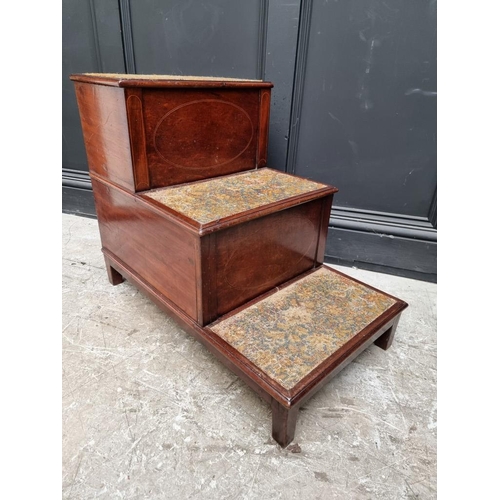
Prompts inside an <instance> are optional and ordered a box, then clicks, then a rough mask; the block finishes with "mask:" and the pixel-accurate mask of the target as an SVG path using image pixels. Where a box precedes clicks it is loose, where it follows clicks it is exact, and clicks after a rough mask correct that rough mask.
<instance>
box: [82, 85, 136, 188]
mask: <svg viewBox="0 0 500 500" xmlns="http://www.w3.org/2000/svg"><path fill="white" fill-rule="evenodd" d="M75 90H76V96H77V100H78V107H79V110H80V118H81V121H82V129H83V137H84V140H85V148H86V151H87V159H88V163H89V170H90V171H91V172H93V173H95V174H98V175H100V176H101V177H103V178H104V179H108V180H110V181H112V182H115V183H116V184H119V185H121V186H123V187H125V188H127V189H129V190H131V191H132V190H134V176H133V171H132V159H131V153H130V141H129V132H128V124H127V113H126V110H125V97H124V90H123V89H121V88H114V87H105V86H102V85H92V84H87V83H80V82H75Z"/></svg>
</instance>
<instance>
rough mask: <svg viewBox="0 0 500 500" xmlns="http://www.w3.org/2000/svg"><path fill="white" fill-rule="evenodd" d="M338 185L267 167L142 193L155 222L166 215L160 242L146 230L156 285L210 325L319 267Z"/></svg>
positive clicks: (159, 226)
mask: <svg viewBox="0 0 500 500" xmlns="http://www.w3.org/2000/svg"><path fill="white" fill-rule="evenodd" d="M336 191H337V189H336V188H334V187H332V186H327V185H325V184H320V183H318V182H313V181H310V180H307V179H303V178H300V177H297V176H292V175H289V174H285V173H283V172H279V171H277V170H272V169H269V168H261V169H258V170H257V169H256V170H251V171H247V172H243V173H237V174H232V175H226V176H222V177H216V178H212V179H209V180H202V181H197V182H191V183H188V184H182V185H177V186H170V187H167V188H160V189H155V190H150V191H144V192H142V193H138V194H136V195H135V196H137V197H138V198H140V199H141V200H142V201H144V202H146V203H145V205H146V206H148V207H150V209H151V212H152V213H151V214H150V215H149V216H148V219H149V223H151V221H152V218H154V216H153V213H154V214H155V215H156V214H158V215H159V214H160V213H161V214H163V215H164V217H162V218H163V221H160V220H158V221H157V223H156V224H154V227H155V229H154V231H155V232H156V239H155V240H156V242H158V245H156V243H152V238H151V237H150V236H149V235H147V236H146V235H145V241H148V242H150V248H149V249H148V251H149V253H151V255H150V257H149V259H148V260H149V263H151V259H152V258H153V259H154V260H155V261H156V264H157V265H156V268H157V272H156V273H155V277H154V280H155V281H156V283H155V286H156V287H157V288H159V289H160V290H161V292H162V293H163V294H164V295H165V296H166V297H167V298H169V299H170V300H172V301H173V302H174V303H175V304H176V305H177V306H178V307H179V308H181V309H182V310H183V311H184V312H185V313H187V314H188V315H189V316H191V317H192V318H193V319H195V320H196V321H197V322H198V323H199V324H200V325H206V324H208V323H210V322H212V321H214V320H215V319H216V318H218V317H219V316H221V315H223V314H226V313H228V312H229V311H231V310H233V309H234V308H236V307H238V306H240V305H242V304H245V303H246V302H248V301H249V300H251V299H253V298H254V297H257V296H258V295H260V294H262V293H264V292H267V291H268V290H270V289H272V288H273V287H275V286H278V285H280V284H282V283H284V282H286V281H288V280H290V279H292V278H294V277H296V276H298V275H300V274H302V273H303V272H305V271H307V270H309V269H312V268H314V267H317V266H319V265H320V264H321V263H322V262H323V257H324V252H325V241H326V235H327V230H328V221H329V217H330V209H331V205H332V198H333V194H334V193H335V192H336ZM141 205H142V206H144V205H143V203H141ZM156 216H157V215H156ZM124 236H125V235H124ZM151 243H152V245H151ZM152 246H154V247H155V249H154V250H153V248H152ZM153 254H154V255H153ZM118 257H120V255H118ZM124 260H125V259H124ZM129 260H131V259H129ZM131 261H132V262H136V263H137V264H138V265H140V262H141V259H133V260H131ZM146 267H147V266H146ZM145 270H146V269H145ZM149 270H150V269H149ZM137 271H138V272H139V273H141V274H142V271H143V270H142V269H137ZM158 285H160V286H158ZM176 289H179V290H180V289H182V293H178V292H176Z"/></svg>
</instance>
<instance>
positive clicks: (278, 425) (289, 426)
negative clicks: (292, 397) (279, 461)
mask: <svg viewBox="0 0 500 500" xmlns="http://www.w3.org/2000/svg"><path fill="white" fill-rule="evenodd" d="M271 410H272V412H273V438H274V439H275V440H276V441H277V442H278V443H279V444H280V445H281V446H282V447H283V448H284V447H285V446H288V445H289V444H290V443H291V442H292V440H293V437H294V436H295V424H296V423H297V416H298V414H299V407H298V406H294V407H292V408H290V409H287V408H285V407H284V406H282V405H280V404H279V403H278V402H277V401H275V400H274V399H273V401H272V403H271Z"/></svg>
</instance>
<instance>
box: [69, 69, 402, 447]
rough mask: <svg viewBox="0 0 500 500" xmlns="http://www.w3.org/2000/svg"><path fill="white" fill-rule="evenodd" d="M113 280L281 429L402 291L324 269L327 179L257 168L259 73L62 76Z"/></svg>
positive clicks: (386, 337) (397, 310)
mask: <svg viewBox="0 0 500 500" xmlns="http://www.w3.org/2000/svg"><path fill="white" fill-rule="evenodd" d="M71 78H72V80H74V82H75V88H76V94H77V99H78V105H79V109H80V117H81V121H82V128H83V133H84V139H85V145H86V150H87V157H88V161H89V170H90V175H91V178H92V187H93V191H94V195H95V202H96V211H97V217H98V222H99V230H100V233H101V240H102V247H103V248H102V250H103V253H104V257H105V262H106V267H107V270H108V276H109V279H110V281H111V283H112V284H113V285H116V284H118V283H121V282H122V281H123V279H124V278H126V279H128V280H130V281H131V282H132V283H134V284H135V285H136V286H137V287H138V288H139V289H141V290H142V291H143V292H145V293H146V294H147V295H149V296H150V297H151V298H152V299H153V300H154V301H155V302H156V303H157V304H158V305H160V307H162V308H163V309H164V310H166V311H167V312H169V313H170V314H172V315H173V316H174V318H175V319H177V321H178V322H179V323H180V324H181V326H183V328H185V329H186V330H188V331H190V332H191V333H192V334H193V335H195V336H196V337H197V338H198V339H199V340H200V341H201V342H203V343H204V344H205V345H206V346H207V347H208V348H209V349H210V350H211V351H212V352H213V353H214V354H215V355H216V356H217V357H218V359H220V360H221V361H222V362H223V363H224V364H225V365H226V366H228V367H229V368H230V369H231V370H233V372H235V373H236V374H237V375H238V376H240V377H241V378H242V379H244V380H245V381H246V382H247V383H248V384H249V385H250V387H252V388H253V389H254V390H256V391H257V392H258V393H259V394H260V395H261V396H262V397H263V398H264V399H265V400H267V401H269V402H270V403H271V406H272V412H273V437H274V438H275V439H276V441H278V443H280V444H281V445H282V446H286V445H287V444H288V443H289V442H290V441H291V440H292V439H293V434H294V429H295V421H296V417H297V413H298V408H299V406H300V404H302V403H303V402H304V401H305V400H306V399H307V398H309V397H310V396H311V395H312V394H314V392H315V391H316V390H318V389H319V388H320V387H321V386H322V385H323V384H324V383H325V382H326V381H327V380H329V378H331V377H332V376H333V375H335V374H336V373H337V372H338V371H339V370H341V369H342V368H343V367H344V366H345V365H346V364H347V363H349V362H350V361H351V360H352V359H353V358H354V357H355V356H357V355H358V354H359V353H360V352H361V351H362V350H363V349H365V348H366V347H367V346H369V345H370V344H371V343H373V342H375V343H376V344H377V345H379V346H380V347H382V348H384V349H387V348H388V347H389V345H390V343H391V342H392V338H393V336H394V332H395V329H396V325H397V322H398V320H399V317H400V314H401V311H402V310H403V309H404V308H405V307H406V306H407V305H406V304H405V303H404V302H402V301H400V300H398V299H396V298H394V297H391V296H389V295H387V294H385V293H383V292H380V291H378V290H375V289H373V288H372V287H369V286H368V285H364V284H362V283H360V282H358V281H356V280H353V279H352V278H349V277H347V276H344V275H342V274H341V273H338V272H336V271H333V270H331V269H330V268H326V267H324V266H323V265H322V263H323V257H324V251H325V242H326V235H327V230H328V221H329V216H330V209H331V204H332V199H333V195H334V193H335V192H337V189H336V188H334V187H332V186H327V185H325V184H321V183H318V182H313V181H311V180H308V179H303V178H300V177H297V176H292V175H289V174H285V173H283V172H279V171H276V170H272V169H270V168H266V162H267V138H268V124H269V105H270V88H271V87H272V84H270V83H269V82H261V81H256V80H235V79H221V78H189V77H166V76H157V75H149V76H148V75H107V74H82V75H72V76H71Z"/></svg>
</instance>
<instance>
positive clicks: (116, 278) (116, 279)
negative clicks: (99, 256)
mask: <svg viewBox="0 0 500 500" xmlns="http://www.w3.org/2000/svg"><path fill="white" fill-rule="evenodd" d="M104 262H105V264H106V271H107V273H108V279H109V282H110V283H111V284H112V285H113V286H115V285H119V284H120V283H123V282H124V281H125V278H124V277H123V276H122V275H121V274H120V273H119V272H118V271H117V270H116V269H115V268H114V267H112V266H111V264H110V263H109V260H108V259H106V258H104Z"/></svg>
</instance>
